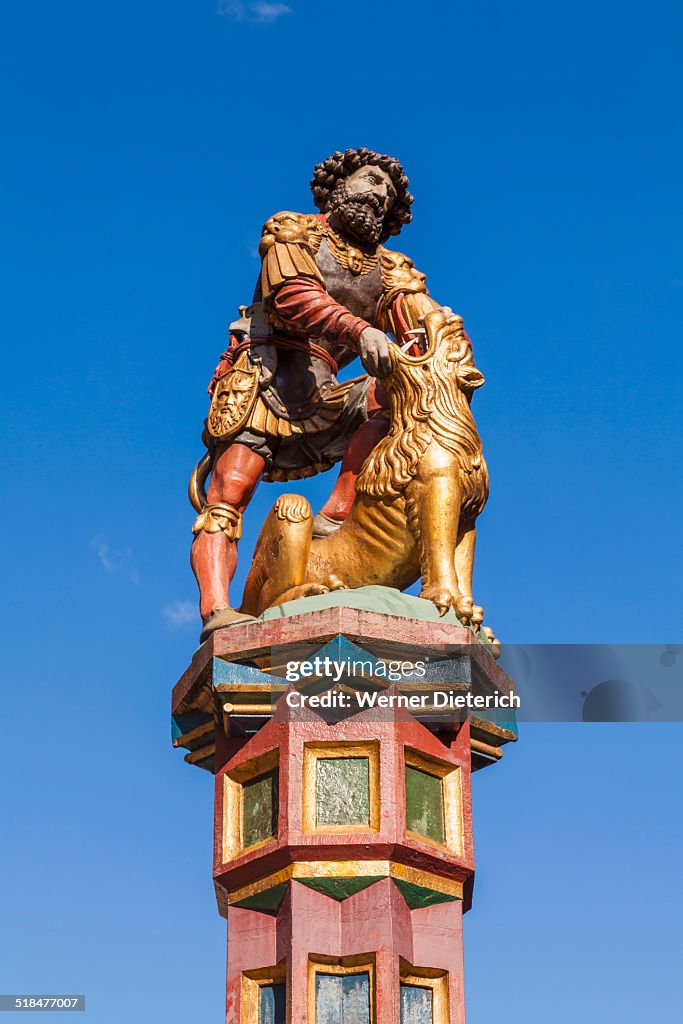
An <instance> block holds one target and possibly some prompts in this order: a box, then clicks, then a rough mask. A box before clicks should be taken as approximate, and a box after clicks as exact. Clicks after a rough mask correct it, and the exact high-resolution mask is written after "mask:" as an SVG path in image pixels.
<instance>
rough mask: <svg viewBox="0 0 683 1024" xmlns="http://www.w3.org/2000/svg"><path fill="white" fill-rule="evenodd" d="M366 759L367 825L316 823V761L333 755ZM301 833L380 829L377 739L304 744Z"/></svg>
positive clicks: (340, 833)
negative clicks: (367, 788)
mask: <svg viewBox="0 0 683 1024" xmlns="http://www.w3.org/2000/svg"><path fill="white" fill-rule="evenodd" d="M347 757H348V758H357V757H367V759H368V783H369V804H370V813H369V818H370V820H369V821H368V823H367V824H365V823H363V824H357V825H318V823H317V815H316V775H317V771H316V769H317V763H318V761H319V760H325V759H332V758H347ZM301 799H302V815H301V829H302V831H303V832H305V833H308V834H309V835H310V834H312V833H315V834H325V835H346V834H351V833H358V832H379V823H380V791H379V742H378V741H377V740H370V741H368V742H363V743H359V742H350V743H306V744H305V745H304V766H303V778H302V786H301Z"/></svg>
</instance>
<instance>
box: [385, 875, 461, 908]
mask: <svg viewBox="0 0 683 1024" xmlns="http://www.w3.org/2000/svg"><path fill="white" fill-rule="evenodd" d="M393 882H394V885H395V886H396V888H397V889H398V891H399V892H400V893H401V895H402V896H403V899H404V900H405V901H406V903H407V904H408V906H409V907H410V909H411V910H418V909H419V908H420V907H435V906H436V905H437V903H452V902H453V901H454V900H457V898H458V897H457V896H451V895H450V894H449V893H447V892H439V891H438V889H427V888H426V887H425V886H422V885H415V884H414V883H413V882H404V881H403V880H402V879H400V878H394V880H393Z"/></svg>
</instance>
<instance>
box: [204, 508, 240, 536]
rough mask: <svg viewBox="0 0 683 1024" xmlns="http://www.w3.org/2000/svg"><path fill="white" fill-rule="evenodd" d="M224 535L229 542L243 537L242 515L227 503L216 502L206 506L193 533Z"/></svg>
mask: <svg viewBox="0 0 683 1024" xmlns="http://www.w3.org/2000/svg"><path fill="white" fill-rule="evenodd" d="M202 530H203V531H204V532H205V533H221V532H222V533H224V534H225V536H226V537H227V538H228V540H239V539H240V537H241V536H242V513H241V512H240V511H239V509H237V508H235V506H234V505H230V504H229V502H227V501H214V502H212V503H211V504H209V505H205V506H204V508H203V509H202V511H201V512H200V513H199V515H198V516H197V518H196V519H195V521H194V526H193V527H192V532H193V533H194V534H195V536H196V535H197V534H198V533H201V532H202Z"/></svg>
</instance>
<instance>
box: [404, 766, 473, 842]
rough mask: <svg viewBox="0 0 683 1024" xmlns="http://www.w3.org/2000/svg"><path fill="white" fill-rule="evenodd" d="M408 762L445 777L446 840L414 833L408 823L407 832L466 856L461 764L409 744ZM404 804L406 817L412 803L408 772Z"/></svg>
mask: <svg viewBox="0 0 683 1024" xmlns="http://www.w3.org/2000/svg"><path fill="white" fill-rule="evenodd" d="M404 750H405V758H404V759H405V763H406V765H409V766H410V767H411V768H418V769H419V770H420V771H423V772H426V774H427V775H433V776H436V778H439V779H441V793H442V799H443V822H444V833H445V836H446V841H445V842H444V843H439V842H437V841H436V840H435V839H430V838H429V836H423V835H421V834H420V833H419V832H413V831H411V829H409V828H408V827H407V825H406V835H407V836H409V838H410V839H412V840H413V841H414V842H418V843H426V844H427V845H428V846H434V847H436V849H437V850H444V849H445V850H448V851H449V852H450V853H454V854H455V855H456V856H458V857H462V855H463V850H464V846H465V837H464V835H463V810H462V771H461V769H460V767H459V765H455V764H451V763H450V762H449V761H441V760H440V759H439V758H438V757H433V756H432V755H430V754H424V753H423V752H422V751H420V750H413V749H412V748H411V747H405V748H404ZM404 806H405V812H406V820H407V814H408V806H407V802H406V801H405V772H404Z"/></svg>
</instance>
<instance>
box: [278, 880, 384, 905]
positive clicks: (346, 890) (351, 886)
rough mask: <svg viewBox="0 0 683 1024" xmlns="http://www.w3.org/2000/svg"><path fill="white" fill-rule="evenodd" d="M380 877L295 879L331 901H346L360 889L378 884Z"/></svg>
mask: <svg viewBox="0 0 683 1024" xmlns="http://www.w3.org/2000/svg"><path fill="white" fill-rule="evenodd" d="M382 877H383V876H382V875H366V876H364V877H363V878H297V882H301V884H302V885H307V886H308V888H309V889H315V890H316V891H317V892H322V893H324V894H325V896H330V897H331V899H333V900H339V902H341V901H342V900H346V899H348V898H349V896H353V895H354V893H357V892H360V891H361V889H367V888H368V887H369V886H371V885H374V884H375V882H379V881H380V880H381V878H382Z"/></svg>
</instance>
